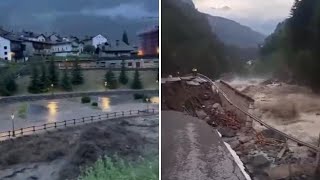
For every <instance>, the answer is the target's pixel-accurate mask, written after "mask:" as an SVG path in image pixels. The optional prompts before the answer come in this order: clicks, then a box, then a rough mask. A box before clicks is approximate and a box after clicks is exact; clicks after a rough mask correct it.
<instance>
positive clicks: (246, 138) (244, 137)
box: [239, 136, 252, 144]
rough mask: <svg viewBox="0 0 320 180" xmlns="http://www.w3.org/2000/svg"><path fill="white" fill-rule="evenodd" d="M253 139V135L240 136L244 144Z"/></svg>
mask: <svg viewBox="0 0 320 180" xmlns="http://www.w3.org/2000/svg"><path fill="white" fill-rule="evenodd" d="M251 139H252V137H250V136H240V137H239V141H240V142H241V143H242V144H244V143H247V142H249V141H250V140H251Z"/></svg>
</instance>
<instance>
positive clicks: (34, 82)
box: [28, 65, 41, 94]
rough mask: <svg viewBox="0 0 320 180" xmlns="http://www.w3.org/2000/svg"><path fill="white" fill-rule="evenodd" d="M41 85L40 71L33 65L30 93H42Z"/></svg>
mask: <svg viewBox="0 0 320 180" xmlns="http://www.w3.org/2000/svg"><path fill="white" fill-rule="evenodd" d="M40 86H41V83H40V79H39V71H38V67H37V66H36V65H33V67H32V74H31V81H30V85H29V87H28V91H29V92H30V93H34V94H36V93H40V92H41V89H40Z"/></svg>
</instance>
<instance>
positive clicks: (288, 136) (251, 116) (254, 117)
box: [197, 73, 320, 156]
mask: <svg viewBox="0 0 320 180" xmlns="http://www.w3.org/2000/svg"><path fill="white" fill-rule="evenodd" d="M197 75H198V76H199V77H202V78H204V79H206V80H208V81H209V82H210V83H211V84H212V85H213V86H214V87H215V88H216V89H217V90H218V91H219V92H220V93H221V94H222V95H223V97H224V98H225V99H226V100H227V101H228V102H229V103H230V105H232V106H234V107H235V108H236V109H238V110H239V111H241V112H242V113H244V114H246V115H247V116H249V117H250V118H252V119H253V120H254V121H256V122H258V123H260V124H261V125H263V126H264V127H266V128H268V129H271V130H273V131H275V132H277V133H279V134H280V135H282V136H283V137H285V138H286V139H290V140H292V141H294V142H296V143H298V144H299V145H303V146H306V147H308V148H310V149H311V150H314V151H315V152H317V153H318V154H319V152H320V148H319V147H318V146H315V145H313V144H310V143H306V142H303V141H301V140H299V139H297V138H295V137H292V136H290V135H288V134H286V133H284V132H282V131H279V130H278V129H276V128H274V127H272V126H270V125H269V124H267V123H265V122H263V121H262V120H261V119H259V118H257V117H256V116H254V115H252V114H250V113H248V112H247V111H245V110H243V109H242V108H240V107H239V106H237V105H236V104H235V103H233V102H232V101H231V100H230V99H229V98H228V96H227V95H226V94H225V93H224V92H223V91H222V90H221V89H220V88H219V87H218V86H217V85H216V83H215V82H214V81H212V80H211V79H210V78H208V77H207V76H205V75H203V74H199V73H198V74H197ZM318 156H319V155H318Z"/></svg>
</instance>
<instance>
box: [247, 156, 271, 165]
mask: <svg viewBox="0 0 320 180" xmlns="http://www.w3.org/2000/svg"><path fill="white" fill-rule="evenodd" d="M250 164H252V165H253V167H256V168H265V167H268V166H269V165H270V164H271V162H270V161H269V159H268V158H267V157H266V156H265V155H263V154H260V155H256V156H254V157H253V158H252V159H251V161H250Z"/></svg>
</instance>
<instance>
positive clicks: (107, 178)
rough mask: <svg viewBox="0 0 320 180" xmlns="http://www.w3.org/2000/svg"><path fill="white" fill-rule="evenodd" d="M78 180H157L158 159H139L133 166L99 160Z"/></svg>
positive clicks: (113, 159)
mask: <svg viewBox="0 0 320 180" xmlns="http://www.w3.org/2000/svg"><path fill="white" fill-rule="evenodd" d="M79 179H80V180H100V179H103V180H115V179H117V180H138V179H139V180H158V179H159V161H158V157H157V156H154V158H153V159H141V160H139V161H138V162H135V163H134V164H132V163H130V162H128V161H125V160H123V159H120V158H119V157H117V156H115V157H114V158H109V157H106V158H102V159H99V160H98V161H97V162H96V163H95V164H94V165H93V167H90V168H88V169H87V170H86V171H85V172H84V174H83V176H81V177H80V178H79Z"/></svg>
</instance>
